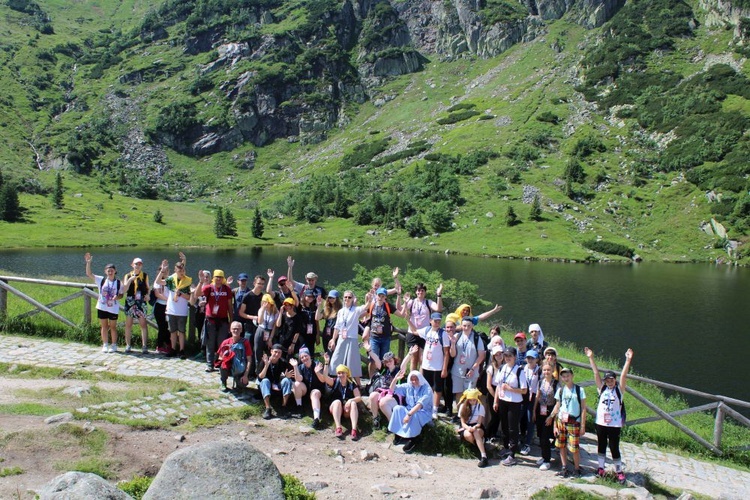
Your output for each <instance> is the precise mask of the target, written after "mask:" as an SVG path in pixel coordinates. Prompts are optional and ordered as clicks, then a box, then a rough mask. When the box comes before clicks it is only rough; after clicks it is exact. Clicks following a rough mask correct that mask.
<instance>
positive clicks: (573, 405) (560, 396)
mask: <svg viewBox="0 0 750 500" xmlns="http://www.w3.org/2000/svg"><path fill="white" fill-rule="evenodd" d="M555 399H556V400H557V401H560V414H562V413H567V414H568V415H569V416H571V417H573V418H575V419H576V420H577V421H578V422H580V421H581V405H580V403H578V397H577V396H576V386H575V385H573V387H572V388H571V389H568V387H567V386H565V385H560V387H558V388H557V392H556V393H555ZM585 399H586V391H584V390H583V388H581V400H582V401H583V400H585Z"/></svg>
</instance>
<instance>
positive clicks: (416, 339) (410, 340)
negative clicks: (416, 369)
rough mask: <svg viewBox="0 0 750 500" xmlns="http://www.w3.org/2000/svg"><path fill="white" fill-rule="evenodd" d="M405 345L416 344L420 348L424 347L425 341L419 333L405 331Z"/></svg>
mask: <svg viewBox="0 0 750 500" xmlns="http://www.w3.org/2000/svg"><path fill="white" fill-rule="evenodd" d="M406 345H407V346H409V347H412V346H415V345H418V346H419V348H420V349H424V345H425V341H424V339H423V338H422V337H420V336H419V335H414V334H413V333H407V334H406Z"/></svg>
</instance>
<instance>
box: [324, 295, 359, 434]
mask: <svg viewBox="0 0 750 500" xmlns="http://www.w3.org/2000/svg"><path fill="white" fill-rule="evenodd" d="M344 293H345V294H346V292H344ZM323 359H324V360H325V364H324V365H323V376H324V377H325V381H326V384H327V385H328V387H330V388H331V397H332V398H333V400H332V401H331V405H330V406H329V407H328V411H329V412H330V413H331V416H332V417H333V423H334V430H333V433H334V435H335V436H336V437H337V438H339V439H344V438H345V436H344V428H343V427H342V426H341V419H342V417H343V418H349V419H350V420H351V424H352V430H351V437H352V441H359V438H360V435H359V429H358V428H357V424H358V421H359V407H358V406H357V404H358V403H360V402H361V401H362V396H361V394H360V392H359V384H358V383H356V382H354V381H353V380H352V376H351V371H350V370H349V367H348V366H346V365H344V364H339V365H337V366H336V372H335V373H336V377H331V376H330V375H329V374H328V367H329V365H330V363H331V356H329V355H328V353H327V352H326V353H323Z"/></svg>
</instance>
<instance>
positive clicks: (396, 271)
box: [391, 267, 399, 279]
mask: <svg viewBox="0 0 750 500" xmlns="http://www.w3.org/2000/svg"><path fill="white" fill-rule="evenodd" d="M398 272H399V268H398V267H395V268H393V273H391V274H393V279H396V278H398Z"/></svg>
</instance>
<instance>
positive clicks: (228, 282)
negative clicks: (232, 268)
mask: <svg viewBox="0 0 750 500" xmlns="http://www.w3.org/2000/svg"><path fill="white" fill-rule="evenodd" d="M233 281H234V276H230V277H228V278H227V285H231V284H232V282H233Z"/></svg>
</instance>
